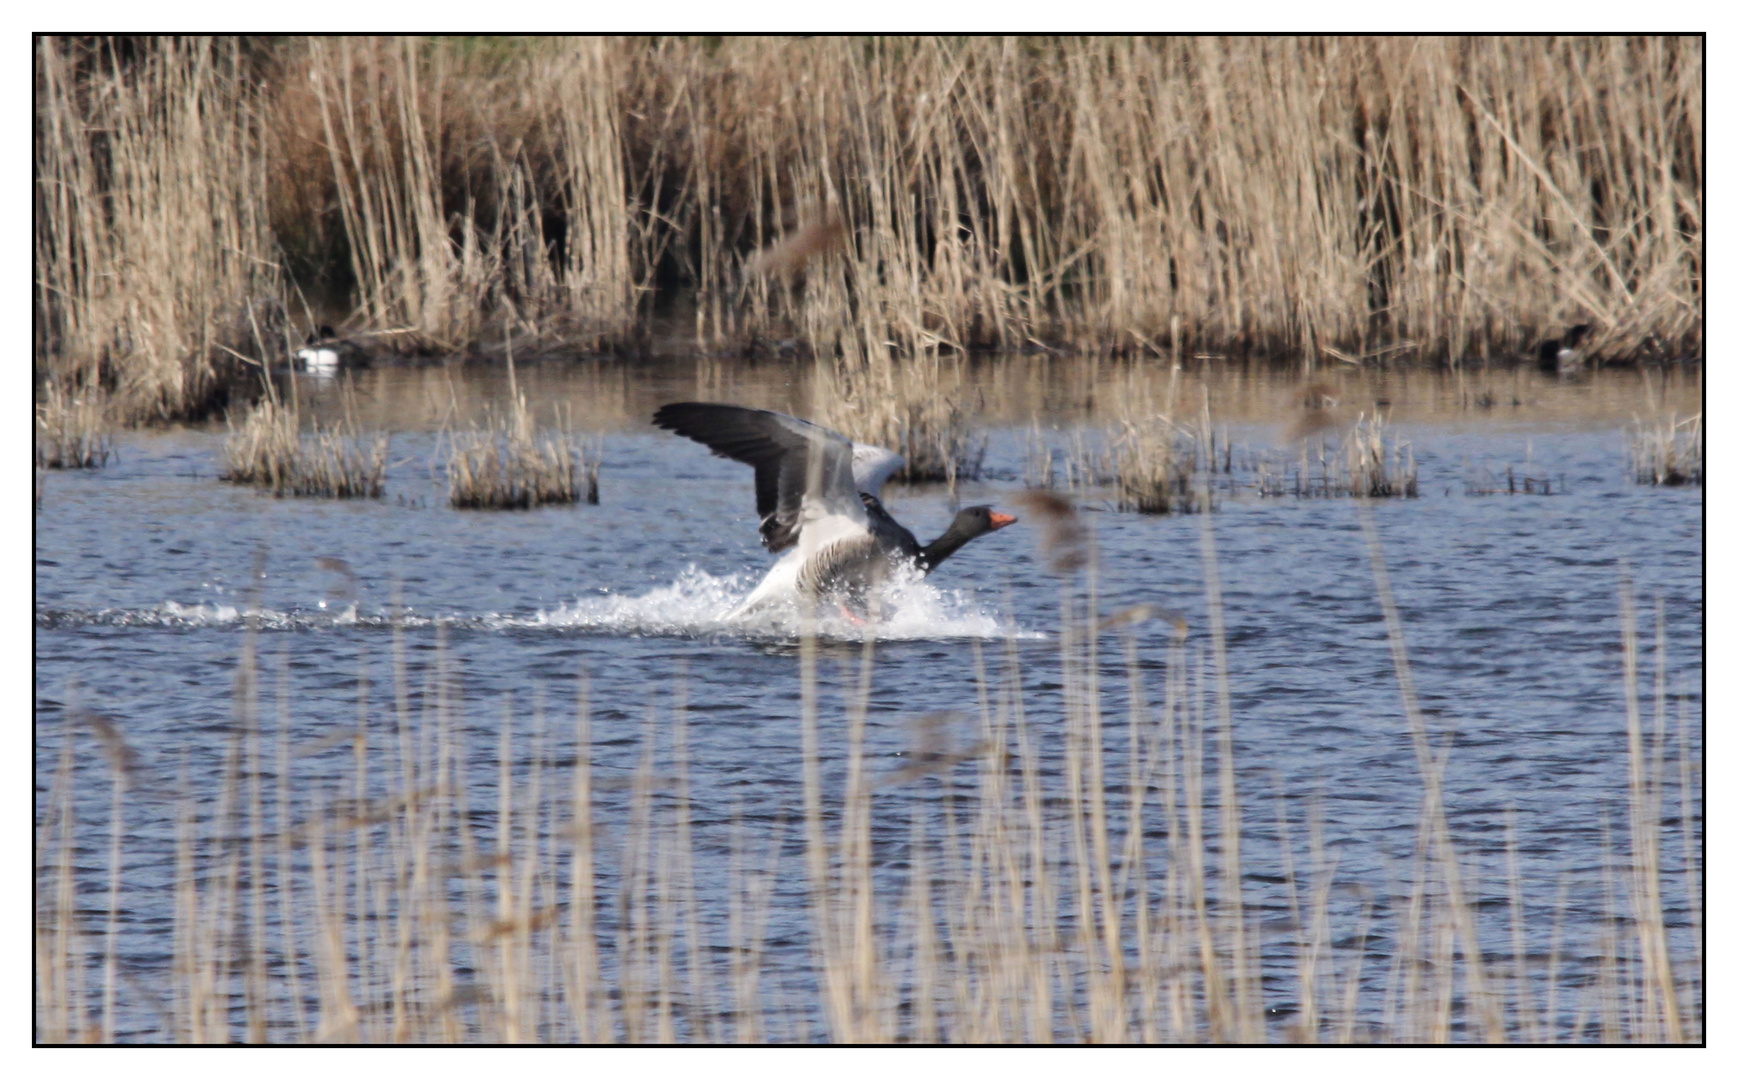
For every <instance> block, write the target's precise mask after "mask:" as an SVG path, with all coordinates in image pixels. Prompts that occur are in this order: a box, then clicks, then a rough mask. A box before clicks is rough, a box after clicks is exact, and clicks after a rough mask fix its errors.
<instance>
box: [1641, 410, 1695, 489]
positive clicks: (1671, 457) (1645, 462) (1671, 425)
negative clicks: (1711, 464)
mask: <svg viewBox="0 0 1738 1080" xmlns="http://www.w3.org/2000/svg"><path fill="white" fill-rule="evenodd" d="M1627 435H1628V437H1627V438H1626V440H1625V448H1626V450H1627V456H1628V458H1629V465H1630V475H1631V476H1633V477H1635V482H1636V483H1638V484H1659V485H1663V486H1666V487H1677V486H1679V485H1682V484H1694V485H1696V486H1697V487H1700V486H1701V484H1702V414H1701V413H1697V414H1696V415H1694V416H1690V417H1686V418H1684V419H1683V420H1679V419H1678V418H1677V416H1676V415H1668V416H1665V417H1661V418H1657V419H1655V420H1653V421H1651V422H1650V421H1644V420H1641V419H1639V418H1638V419H1637V420H1636V421H1635V424H1634V425H1633V426H1632V427H1631V428H1630V430H1629V432H1628V433H1627Z"/></svg>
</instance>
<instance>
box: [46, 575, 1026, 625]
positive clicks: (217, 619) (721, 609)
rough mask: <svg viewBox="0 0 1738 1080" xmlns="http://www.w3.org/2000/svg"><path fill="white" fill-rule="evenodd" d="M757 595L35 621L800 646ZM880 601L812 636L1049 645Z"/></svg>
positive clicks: (791, 616)
mask: <svg viewBox="0 0 1738 1080" xmlns="http://www.w3.org/2000/svg"><path fill="white" fill-rule="evenodd" d="M753 586H754V582H753V581H751V580H744V578H743V576H742V575H738V574H729V575H726V576H723V577H715V576H713V575H711V574H708V573H707V572H706V571H704V570H701V569H699V568H697V567H693V566H690V567H689V568H688V569H687V570H685V571H684V572H683V573H682V574H681V575H680V576H678V577H677V578H676V580H675V581H673V582H671V583H670V584H669V585H665V586H663V587H661V588H656V589H652V590H651V591H650V592H647V593H644V594H641V595H639V596H620V595H607V596H596V597H579V598H576V599H575V600H574V601H573V602H572V603H568V604H562V605H560V606H559V607H557V608H555V610H553V611H541V610H540V611H535V612H531V613H529V614H511V613H499V612H487V613H484V614H481V615H472V614H463V613H455V614H432V615H431V614H426V613H422V612H417V611H415V610H408V611H404V612H399V613H396V614H395V613H393V612H391V611H386V610H382V611H376V612H372V613H365V612H359V611H358V610H357V606H356V605H355V604H351V605H349V606H348V607H344V608H342V609H336V610H327V609H326V605H324V604H321V605H319V606H318V607H317V608H314V609H309V610H294V609H292V610H288V611H280V610H276V609H273V608H269V607H266V608H259V609H255V610H251V611H250V610H248V609H246V608H244V607H241V606H237V605H233V604H225V603H198V604H180V603H177V602H175V601H173V600H165V601H164V602H163V603H162V604H159V605H158V606H156V607H153V608H105V609H102V610H99V611H69V610H55V609H44V610H39V611H37V612H36V625H37V626H39V627H43V628H46V629H64V628H70V627H77V626H116V627H145V628H150V627H158V628H163V629H171V630H196V629H213V628H215V629H233V630H242V629H246V628H247V627H248V626H249V625H250V624H251V625H252V626H254V627H257V628H258V629H260V630H264V631H289V632H297V631H302V632H307V631H321V630H331V629H335V628H343V629H347V630H348V629H358V630H388V629H391V628H392V627H393V625H394V624H395V623H396V624H397V625H400V626H403V627H405V628H407V629H423V628H427V627H433V626H444V627H450V628H453V629H459V630H478V631H496V632H501V631H512V632H526V631H555V632H565V633H580V634H597V635H607V636H621V637H703V636H719V637H740V638H746V639H749V640H755V641H767V640H773V641H790V640H792V639H794V638H797V637H799V636H800V635H801V634H802V632H803V629H804V624H805V617H806V613H805V612H803V611H802V610H800V609H799V608H798V607H797V605H795V604H794V603H793V604H784V605H780V604H772V605H768V606H766V607H763V608H760V609H757V610H756V611H754V612H753V613H752V614H750V615H747V616H742V617H738V616H736V614H735V612H736V609H737V608H738V606H740V605H741V603H742V601H743V599H744V598H746V597H747V596H748V594H749V593H750V592H751V591H752V590H753ZM876 600H877V603H878V613H879V618H878V619H876V620H875V622H874V623H873V624H872V625H871V624H870V623H866V622H863V621H860V620H858V619H856V618H854V617H852V616H849V615H847V614H846V613H845V612H844V611H843V610H842V609H840V608H838V607H836V606H834V607H823V609H822V610H821V611H819V612H817V617H816V619H815V623H814V630H815V633H816V634H817V635H819V636H820V637H823V638H827V639H831V640H839V641H862V640H865V639H867V638H869V637H871V636H873V637H874V638H876V639H877V640H881V641H924V640H940V639H950V638H952V639H960V638H966V639H970V638H979V639H1001V638H1006V637H1008V636H1009V635H1010V634H1012V635H1013V636H1015V637H1019V638H1028V639H1041V638H1043V636H1044V635H1043V634H1040V633H1035V632H1033V631H1029V630H1022V629H1021V628H1020V627H1019V626H1018V625H1016V624H1015V623H1014V622H1013V620H1011V619H1005V618H1003V617H1002V616H1000V615H998V614H997V613H996V612H995V611H994V610H992V609H990V608H988V607H985V606H984V605H982V604H980V603H979V602H978V601H976V600H975V599H973V598H971V597H970V596H969V595H968V594H966V593H964V592H961V591H960V590H957V589H938V588H936V587H935V586H933V585H931V584H929V583H928V582H926V581H924V580H922V579H921V578H920V577H917V576H915V575H903V576H900V577H896V578H895V579H894V580H893V581H891V582H889V583H888V584H887V586H885V587H884V588H883V589H882V591H881V592H880V594H879V595H878V596H877V597H876Z"/></svg>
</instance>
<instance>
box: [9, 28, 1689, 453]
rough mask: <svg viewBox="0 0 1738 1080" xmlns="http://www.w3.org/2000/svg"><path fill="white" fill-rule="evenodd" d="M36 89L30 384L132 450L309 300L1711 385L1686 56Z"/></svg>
mask: <svg viewBox="0 0 1738 1080" xmlns="http://www.w3.org/2000/svg"><path fill="white" fill-rule="evenodd" d="M36 67H37V132H36V161H37V167H38V178H39V179H38V185H37V208H38V214H37V220H38V225H37V233H36V255H37V262H38V268H39V269H38V288H37V293H36V298H37V305H38V311H39V315H40V316H41V317H40V318H39V320H38V322H39V325H40V327H41V329H40V330H39V333H38V340H37V356H38V360H37V364H38V372H39V376H40V377H43V378H54V379H59V380H66V379H69V378H72V377H74V376H75V375H80V374H84V373H90V374H96V375H98V376H100V378H101V380H102V383H103V385H104V386H105V387H107V388H109V389H110V390H111V391H112V392H113V393H114V394H115V395H116V396H117V399H118V404H119V409H118V415H119V417H120V418H121V419H123V420H125V421H128V422H137V421H141V420H150V419H153V418H166V417H175V416H190V415H201V414H203V413H205V412H208V411H209V410H210V408H211V407H212V405H213V403H214V402H215V401H216V398H215V397H214V395H220V394H221V388H222V387H223V386H224V385H225V384H226V382H232V381H233V378H232V377H227V378H226V376H225V372H224V368H225V366H226V365H234V364H237V363H239V362H240V361H239V360H238V356H242V357H249V358H252V359H255V360H258V359H260V358H267V357H272V356H276V355H278V354H279V353H281V352H283V351H284V347H285V344H286V342H287V341H288V340H289V335H288V331H287V327H285V326H284V323H285V322H286V319H285V316H284V315H283V314H282V313H283V312H284V311H285V310H286V305H285V304H284V293H285V290H286V289H288V288H290V287H292V286H295V287H302V288H304V289H308V290H315V291H322V292H326V293H328V294H331V295H335V296H339V297H350V298H352V299H353V301H354V304H355V306H356V322H357V323H358V324H359V325H358V326H357V329H359V330H362V331H365V332H373V333H376V334H381V335H383V338H384V340H386V341H388V342H389V343H391V344H394V345H396V347H399V348H402V349H409V350H416V349H429V350H440V351H449V352H450V351H465V350H468V349H470V348H473V347H475V346H476V345H477V344H478V343H479V342H481V341H483V340H484V339H485V337H488V338H490V339H494V338H495V337H496V336H498V335H499V334H501V333H505V332H511V333H513V334H515V335H516V336H518V337H520V339H521V341H522V342H524V347H526V348H533V349H546V350H566V351H574V350H596V349H600V348H610V347H614V346H617V345H624V344H628V343H631V342H632V341H633V340H634V339H635V338H636V337H637V336H638V335H640V334H641V333H643V330H644V327H645V325H646V320H647V318H648V317H649V315H650V313H651V305H652V301H653V300H654V299H655V298H656V297H657V296H658V295H660V294H663V293H667V292H669V291H670V290H671V289H676V288H692V289H694V290H695V291H696V297H697V303H696V308H695V319H696V323H695V334H696V337H697V338H698V340H699V341H700V342H701V343H703V344H704V345H705V346H706V347H708V348H712V349H718V350H726V351H728V350H732V349H740V348H746V347H747V346H748V344H749V343H750V342H752V341H754V340H767V339H773V340H780V339H791V338H795V339H797V340H800V341H802V342H804V343H805V344H806V346H807V347H808V349H809V350H811V351H812V352H813V354H814V355H815V356H817V357H819V358H822V359H824V360H827V361H829V362H838V363H841V364H843V365H845V366H846V367H847V368H856V367H864V366H867V367H869V368H871V369H878V368H879V367H881V366H882V365H884V364H888V363H894V362H902V361H903V360H904V359H905V358H909V357H919V358H921V357H923V356H925V355H926V354H928V353H929V352H931V351H934V350H941V351H961V350H974V349H999V350H1004V351H1007V350H1017V349H1021V348H1026V347H1032V346H1034V345H1035V343H1039V342H1042V343H1046V344H1047V345H1050V346H1061V347H1066V348H1070V349H1080V350H1090V351H1102V350H1115V351H1123V352H1128V353H1132V354H1140V353H1150V352H1167V353H1175V354H1177V355H1179V356H1182V357H1184V358H1187V357H1189V356H1192V355H1194V354H1195V353H1197V352H1202V351H1206V352H1223V353H1257V354H1267V355H1273V356H1279V357H1290V358H1293V359H1295V360H1297V361H1300V362H1302V363H1303V364H1305V365H1313V364H1316V363H1318V362H1329V361H1332V362H1336V363H1337V362H1339V361H1342V360H1352V361H1369V360H1382V361H1406V360H1423V361H1441V360H1448V361H1451V362H1458V361H1460V360H1461V359H1463V358H1468V357H1474V358H1477V357H1483V358H1500V357H1508V356H1518V355H1522V354H1524V353H1527V352H1529V351H1530V350H1531V349H1533V348H1534V347H1536V345H1537V343H1538V342H1539V341H1540V340H1542V339H1544V338H1546V337H1548V336H1550V335H1551V334H1553V333H1555V332H1557V331H1559V330H1560V329H1561V328H1562V327H1564V326H1568V325H1571V324H1574V323H1579V322H1588V321H1591V322H1593V323H1595V324H1596V325H1597V326H1598V327H1599V338H1598V344H1599V350H1600V352H1601V353H1602V354H1603V355H1605V356H1608V357H1615V358H1624V357H1638V356H1654V357H1667V358H1669V357H1676V356H1682V355H1695V354H1698V353H1699V350H1700V343H1701V312H1700V306H1701V302H1702V283H1701V213H1702V211H1701V200H1702V194H1701V191H1702V175H1703V135H1702V116H1701V93H1702V85H1703V51H1702V44H1701V42H1700V40H1699V39H1696V38H1665V37H1648V38H1534V37H1527V38H1497V37H1487V38H1473V39H1455V38H1334V37H1328V38H987V37H966V38H900V39H853V38H806V39H789V38H724V39H715V38H611V39H580V40H570V39H555V38H532V39H523V38H435V39H397V38H392V39H386V38H380V39H376V38H354V39H351V38H343V39H330V40H328V39H304V38H285V39H278V40H277V41H276V42H275V43H272V44H268V45H260V44H251V43H248V42H243V41H238V40H236V39H212V40H206V39H186V40H182V39H176V40H173V41H172V40H169V39H161V40H159V39H142V38H134V39H117V40H112V41H111V40H99V41H95V42H93V41H90V40H88V39H66V38H51V37H45V38H42V39H40V43H39V45H38V48H37V51H36ZM799 87H800V88H801V90H800V91H798V90H797V89H796V88H799ZM171 225H172V226H174V227H173V228H171V227H170V226H171ZM281 268H287V272H286V269H281ZM880 377H881V376H879V375H877V376H876V378H880ZM931 404H934V405H937V406H939V402H931Z"/></svg>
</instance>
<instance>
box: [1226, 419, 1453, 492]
mask: <svg viewBox="0 0 1738 1080" xmlns="http://www.w3.org/2000/svg"><path fill="white" fill-rule="evenodd" d="M1253 468H1254V469H1255V472H1256V477H1255V490H1256V493H1257V494H1259V495H1263V496H1267V497H1280V496H1286V495H1290V496H1293V497H1295V498H1356V499H1386V498H1408V499H1416V498H1417V497H1418V463H1417V462H1416V461H1415V460H1413V457H1412V444H1411V443H1409V442H1405V441H1402V440H1401V439H1399V438H1398V437H1397V436H1393V435H1391V434H1390V433H1389V431H1388V423H1387V421H1386V420H1385V419H1383V417H1382V415H1381V414H1380V413H1369V414H1364V413H1360V414H1359V415H1358V418H1357V420H1356V421H1354V422H1353V423H1352V424H1351V425H1350V426H1349V427H1348V428H1346V429H1345V430H1343V431H1341V432H1340V433H1339V435H1338V438H1337V439H1336V440H1335V444H1334V449H1333V450H1332V451H1330V450H1329V449H1328V440H1326V439H1306V440H1305V441H1303V442H1302V443H1300V444H1299V446H1298V449H1297V457H1296V458H1289V457H1281V456H1278V455H1275V454H1261V455H1258V456H1257V457H1256V458H1255V460H1254V462H1253Z"/></svg>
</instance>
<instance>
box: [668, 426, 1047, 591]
mask: <svg viewBox="0 0 1738 1080" xmlns="http://www.w3.org/2000/svg"><path fill="white" fill-rule="evenodd" d="M652 423H654V424H656V425H657V426H658V427H661V428H664V429H665V430H668V431H673V432H675V433H676V434H678V435H683V436H686V437H687V438H690V439H693V440H694V441H695V442H697V443H700V444H702V445H704V446H707V447H710V448H711V450H712V452H713V453H714V454H717V455H718V456H719V457H726V458H730V459H731V460H733V461H740V462H743V463H744V464H747V465H752V466H754V493H755V508H756V511H757V512H758V513H759V514H760V540H761V543H762V544H764V545H765V546H766V549H767V550H768V551H772V552H780V551H787V550H788V552H789V554H787V555H785V557H784V558H782V559H780V560H779V561H778V563H776V564H775V565H774V566H773V568H772V569H771V570H770V571H768V573H767V575H766V578H765V580H763V581H762V582H761V583H760V585H758V586H757V587H756V588H755V590H754V591H753V592H752V593H750V594H749V596H748V598H747V599H746V600H744V601H743V602H742V604H741V605H740V606H739V607H738V608H737V609H736V612H735V614H742V613H745V612H748V611H751V610H753V609H755V608H756V607H759V606H760V605H761V604H762V603H764V602H766V601H769V600H773V599H777V598H782V597H805V598H810V599H820V598H828V599H837V600H839V601H840V603H841V604H844V605H846V606H845V610H846V611H847V612H849V611H850V610H851V605H852V604H853V603H856V604H861V602H862V601H863V600H864V598H865V596H866V594H867V592H868V590H869V588H870V587H872V586H874V585H876V584H877V583H879V582H881V581H884V580H886V578H887V577H888V576H889V575H890V574H891V573H892V572H893V570H894V568H895V567H896V566H897V565H898V564H899V563H901V562H905V563H909V564H910V565H911V566H912V567H913V568H915V569H916V571H917V572H918V573H920V574H927V573H929V572H930V571H931V570H934V569H935V568H936V567H937V566H938V565H940V564H941V562H942V560H944V559H946V558H947V557H948V556H950V555H952V554H953V553H954V552H956V551H958V550H959V549H960V548H961V547H962V546H964V545H965V544H966V543H967V542H968V541H971V540H973V539H975V538H977V537H979V536H982V535H984V534H985V533H987V532H994V531H995V530H997V529H1001V528H1006V527H1007V526H1009V525H1012V524H1013V523H1014V522H1015V520H1016V519H1015V518H1014V516H1013V515H1011V514H1002V513H997V512H996V511H994V510H992V509H990V508H989V507H988V506H968V507H966V508H965V509H963V510H961V511H960V512H959V513H958V514H957V515H956V516H955V517H954V520H953V524H952V525H950V526H949V527H948V529H947V531H946V532H944V533H942V534H941V535H940V536H939V537H937V538H936V539H935V540H934V541H933V542H932V543H929V544H919V543H918V542H917V538H916V537H915V536H912V535H911V531H910V530H909V529H907V528H905V526H903V525H901V524H899V522H897V521H895V520H893V516H892V515H891V514H889V513H888V512H887V510H886V509H885V508H884V507H883V506H882V505H881V498H880V495H881V486H882V485H883V484H884V483H885V482H886V481H887V478H888V477H889V476H892V475H893V474H894V473H895V472H897V471H898V470H899V468H900V467H901V466H903V465H904V464H905V459H904V458H902V457H900V456H899V455H898V454H896V453H894V452H893V451H891V450H885V449H882V448H881V447H878V446H855V445H853V444H852V442H851V440H850V439H847V438H845V436H843V435H840V434H839V433H838V432H836V431H829V430H827V429H826V428H824V427H821V426H820V425H818V424H811V423H809V422H808V421H807V420H799V419H797V418H796V417H794V416H787V415H785V414H784V413H778V412H772V411H769V410H767V409H749V408H744V407H742V406H740V405H720V404H714V403H708V402H698V401H686V402H680V403H677V404H673V405H665V406H664V407H663V408H661V409H659V410H658V411H657V412H656V413H655V414H654V415H653V416H652Z"/></svg>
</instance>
